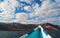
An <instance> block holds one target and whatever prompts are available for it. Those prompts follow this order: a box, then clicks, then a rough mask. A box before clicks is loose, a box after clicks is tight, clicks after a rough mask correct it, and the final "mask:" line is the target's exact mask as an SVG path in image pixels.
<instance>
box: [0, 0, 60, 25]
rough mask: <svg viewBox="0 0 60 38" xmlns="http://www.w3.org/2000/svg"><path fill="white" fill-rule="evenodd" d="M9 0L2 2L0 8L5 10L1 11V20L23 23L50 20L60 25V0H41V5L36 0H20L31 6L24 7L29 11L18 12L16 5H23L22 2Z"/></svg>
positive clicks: (37, 22)
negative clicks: (16, 11)
mask: <svg viewBox="0 0 60 38" xmlns="http://www.w3.org/2000/svg"><path fill="white" fill-rule="evenodd" d="M8 1H9V3H8ZM8 1H7V0H5V1H4V2H3V3H0V8H2V10H4V11H3V12H2V13H0V21H1V20H3V22H5V21H7V22H18V23H23V24H40V23H47V22H49V23H53V24H58V25H60V0H55V2H53V1H52V0H40V1H42V3H41V6H39V4H38V3H36V2H35V3H33V4H31V3H32V1H34V0H19V1H20V2H26V3H27V4H28V3H29V4H30V5H31V6H29V5H25V6H23V9H24V10H26V11H29V12H18V13H16V14H15V10H16V9H15V7H17V8H18V7H21V6H22V3H21V4H20V3H19V2H18V1H16V0H8ZM18 9H19V8H18ZM27 13H29V14H27ZM13 18H15V19H13Z"/></svg>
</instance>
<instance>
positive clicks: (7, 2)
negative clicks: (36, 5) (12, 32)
mask: <svg viewBox="0 0 60 38" xmlns="http://www.w3.org/2000/svg"><path fill="white" fill-rule="evenodd" d="M18 4H19V3H18V2H17V1H16V0H4V1H3V2H1V3H0V8H1V9H2V10H3V12H2V13H0V16H1V17H2V18H0V20H2V19H4V20H6V21H8V20H10V19H12V18H14V11H15V7H17V6H18ZM2 21H3V20H2Z"/></svg>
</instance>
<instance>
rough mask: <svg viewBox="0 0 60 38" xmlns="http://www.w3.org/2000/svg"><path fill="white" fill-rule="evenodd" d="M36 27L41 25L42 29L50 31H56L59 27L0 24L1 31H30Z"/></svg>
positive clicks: (51, 25)
mask: <svg viewBox="0 0 60 38" xmlns="http://www.w3.org/2000/svg"><path fill="white" fill-rule="evenodd" d="M38 25H41V26H42V27H43V28H44V29H46V30H50V31H58V30H60V27H59V26H58V25H54V24H50V23H44V24H20V23H0V30H2V31H24V30H27V31H29V30H32V29H34V28H36V27H37V26H38Z"/></svg>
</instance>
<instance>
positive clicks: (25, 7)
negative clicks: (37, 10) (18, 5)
mask: <svg viewBox="0 0 60 38" xmlns="http://www.w3.org/2000/svg"><path fill="white" fill-rule="evenodd" d="M24 10H27V11H30V12H31V11H33V10H32V8H31V6H24Z"/></svg>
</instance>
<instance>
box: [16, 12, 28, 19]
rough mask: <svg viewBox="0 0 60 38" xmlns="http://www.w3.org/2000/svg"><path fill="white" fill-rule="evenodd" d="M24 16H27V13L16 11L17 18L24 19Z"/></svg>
mask: <svg viewBox="0 0 60 38" xmlns="http://www.w3.org/2000/svg"><path fill="white" fill-rule="evenodd" d="M26 18H28V15H27V14H25V13H17V14H16V19H17V20H18V19H19V20H26Z"/></svg>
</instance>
